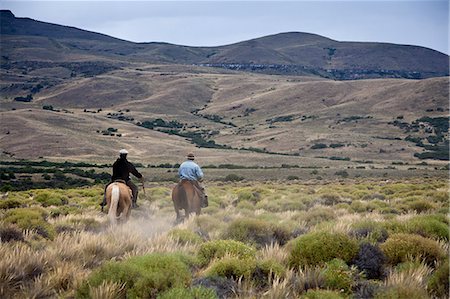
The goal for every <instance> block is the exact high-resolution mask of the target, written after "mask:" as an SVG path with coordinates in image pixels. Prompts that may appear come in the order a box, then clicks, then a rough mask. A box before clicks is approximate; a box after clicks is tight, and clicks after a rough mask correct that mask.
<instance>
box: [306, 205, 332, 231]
mask: <svg viewBox="0 0 450 299" xmlns="http://www.w3.org/2000/svg"><path fill="white" fill-rule="evenodd" d="M334 219H336V215H335V214H334V212H333V210H332V209H331V208H329V207H326V208H321V207H316V208H313V209H310V210H309V211H308V212H307V213H306V215H305V217H304V219H303V220H304V221H305V222H306V224H307V225H308V226H310V227H311V226H314V225H316V224H319V223H321V222H325V221H330V220H334Z"/></svg>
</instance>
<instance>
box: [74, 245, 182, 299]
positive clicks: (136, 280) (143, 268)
mask: <svg viewBox="0 0 450 299" xmlns="http://www.w3.org/2000/svg"><path fill="white" fill-rule="evenodd" d="M182 260H183V257H182V255H180V254H167V253H152V254H149V255H144V256H135V257H132V258H130V259H128V260H125V261H122V262H108V263H106V264H104V265H103V266H101V267H100V268H99V269H98V270H96V271H94V272H93V273H91V274H90V275H89V277H88V279H87V280H86V281H85V282H84V283H83V284H82V285H81V287H80V288H79V289H78V290H77V294H76V297H77V298H89V289H90V288H92V287H97V286H99V285H101V284H102V282H103V281H110V282H115V283H120V284H125V293H126V297H127V298H152V297H155V295H156V294H157V293H159V292H162V291H165V290H168V289H169V288H171V287H184V286H188V285H189V284H190V281H191V274H190V272H189V269H188V266H187V265H186V264H185V263H184V262H183V261H182Z"/></svg>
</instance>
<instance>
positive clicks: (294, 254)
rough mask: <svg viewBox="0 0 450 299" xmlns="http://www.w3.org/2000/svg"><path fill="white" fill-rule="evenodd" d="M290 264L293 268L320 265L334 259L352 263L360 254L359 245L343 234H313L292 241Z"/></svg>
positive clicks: (322, 232)
mask: <svg viewBox="0 0 450 299" xmlns="http://www.w3.org/2000/svg"><path fill="white" fill-rule="evenodd" d="M290 246H291V248H292V250H291V253H290V256H289V264H290V265H291V266H292V267H302V266H306V265H318V264H322V263H325V262H328V261H330V260H332V259H334V258H340V259H342V260H344V261H345V262H347V263H348V262H350V261H351V260H352V259H353V258H354V257H355V256H356V255H357V253H358V244H357V242H356V241H355V240H352V239H350V238H349V237H348V236H346V235H344V234H342V233H330V232H325V231H321V232H313V233H309V234H306V235H303V236H300V237H298V238H296V239H294V240H292V241H291V243H290Z"/></svg>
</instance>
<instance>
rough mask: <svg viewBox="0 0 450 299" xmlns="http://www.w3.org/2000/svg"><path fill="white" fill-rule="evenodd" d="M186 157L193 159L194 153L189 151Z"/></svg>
mask: <svg viewBox="0 0 450 299" xmlns="http://www.w3.org/2000/svg"><path fill="white" fill-rule="evenodd" d="M187 158H188V159H189V160H194V159H195V156H194V153H189V154H187Z"/></svg>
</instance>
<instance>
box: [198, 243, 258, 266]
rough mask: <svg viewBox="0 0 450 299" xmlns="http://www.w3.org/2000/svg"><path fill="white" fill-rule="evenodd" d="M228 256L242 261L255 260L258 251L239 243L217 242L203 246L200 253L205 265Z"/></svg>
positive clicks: (200, 258)
mask: <svg viewBox="0 0 450 299" xmlns="http://www.w3.org/2000/svg"><path fill="white" fill-rule="evenodd" d="M226 254H228V255H231V256H235V257H238V258H240V259H253V258H254V257H255V254H256V250H255V249H254V248H253V247H250V246H248V245H245V244H244V243H242V242H239V241H234V240H217V241H209V242H206V243H203V244H201V245H200V249H199V251H198V257H199V260H200V262H201V263H202V264H203V265H205V264H207V263H209V262H210V261H211V260H212V259H214V258H221V257H224V256H225V255H226Z"/></svg>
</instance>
